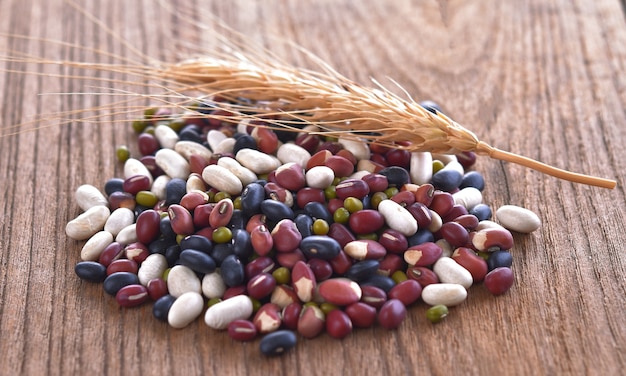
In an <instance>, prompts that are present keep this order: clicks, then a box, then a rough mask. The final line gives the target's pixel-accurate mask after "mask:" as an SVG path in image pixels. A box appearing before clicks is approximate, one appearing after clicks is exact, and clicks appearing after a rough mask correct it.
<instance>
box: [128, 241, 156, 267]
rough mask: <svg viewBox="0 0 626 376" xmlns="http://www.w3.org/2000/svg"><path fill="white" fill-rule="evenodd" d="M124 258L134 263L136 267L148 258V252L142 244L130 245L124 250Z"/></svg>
mask: <svg viewBox="0 0 626 376" xmlns="http://www.w3.org/2000/svg"><path fill="white" fill-rule="evenodd" d="M124 253H125V254H126V258H127V259H129V260H133V261H135V262H136V263H137V264H138V265H139V264H141V263H142V262H143V261H144V260H145V259H147V258H148V256H149V255H150V252H149V251H148V247H146V246H145V245H144V244H143V243H131V244H129V245H127V246H126V247H125V248H124Z"/></svg>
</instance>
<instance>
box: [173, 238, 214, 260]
mask: <svg viewBox="0 0 626 376" xmlns="http://www.w3.org/2000/svg"><path fill="white" fill-rule="evenodd" d="M180 249H181V250H182V251H184V250H185V249H195V250H198V251H201V252H204V253H206V254H207V255H210V254H211V251H212V250H213V243H211V241H210V240H209V239H208V238H206V237H204V236H201V235H189V236H185V237H184V238H183V240H181V241H180Z"/></svg>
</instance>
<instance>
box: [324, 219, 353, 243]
mask: <svg viewBox="0 0 626 376" xmlns="http://www.w3.org/2000/svg"><path fill="white" fill-rule="evenodd" d="M328 236H329V237H331V238H333V239H335V240H336V241H337V243H339V245H340V246H341V248H342V249H343V247H345V246H346V244H348V243H350V242H352V241H355V240H356V237H355V236H354V234H353V233H352V232H351V231H350V230H349V229H348V228H347V227H346V226H344V225H342V224H341V223H333V224H331V225H330V228H329V230H328Z"/></svg>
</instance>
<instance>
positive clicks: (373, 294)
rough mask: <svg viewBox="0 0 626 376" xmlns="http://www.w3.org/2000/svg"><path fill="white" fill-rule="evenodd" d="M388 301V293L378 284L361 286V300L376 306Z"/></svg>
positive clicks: (378, 306)
mask: <svg viewBox="0 0 626 376" xmlns="http://www.w3.org/2000/svg"><path fill="white" fill-rule="evenodd" d="M386 301H387V293H386V292H385V291H384V290H383V289H381V288H379V287H376V286H362V287H361V302H362V303H365V304H367V305H369V306H372V307H374V308H377V309H378V308H380V307H382V306H383V304H385V302H386Z"/></svg>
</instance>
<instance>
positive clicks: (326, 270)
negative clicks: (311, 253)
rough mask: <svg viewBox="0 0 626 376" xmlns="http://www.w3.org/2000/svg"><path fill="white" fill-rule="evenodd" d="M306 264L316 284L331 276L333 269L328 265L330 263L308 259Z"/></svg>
mask: <svg viewBox="0 0 626 376" xmlns="http://www.w3.org/2000/svg"><path fill="white" fill-rule="evenodd" d="M307 264H308V265H309V267H310V268H311V270H312V271H313V274H315V280H316V281H317V282H321V281H324V280H327V279H328V278H330V277H331V276H332V275H333V267H332V266H331V265H330V262H328V261H326V260H322V259H316V258H314V259H310V260H308V261H307Z"/></svg>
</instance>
